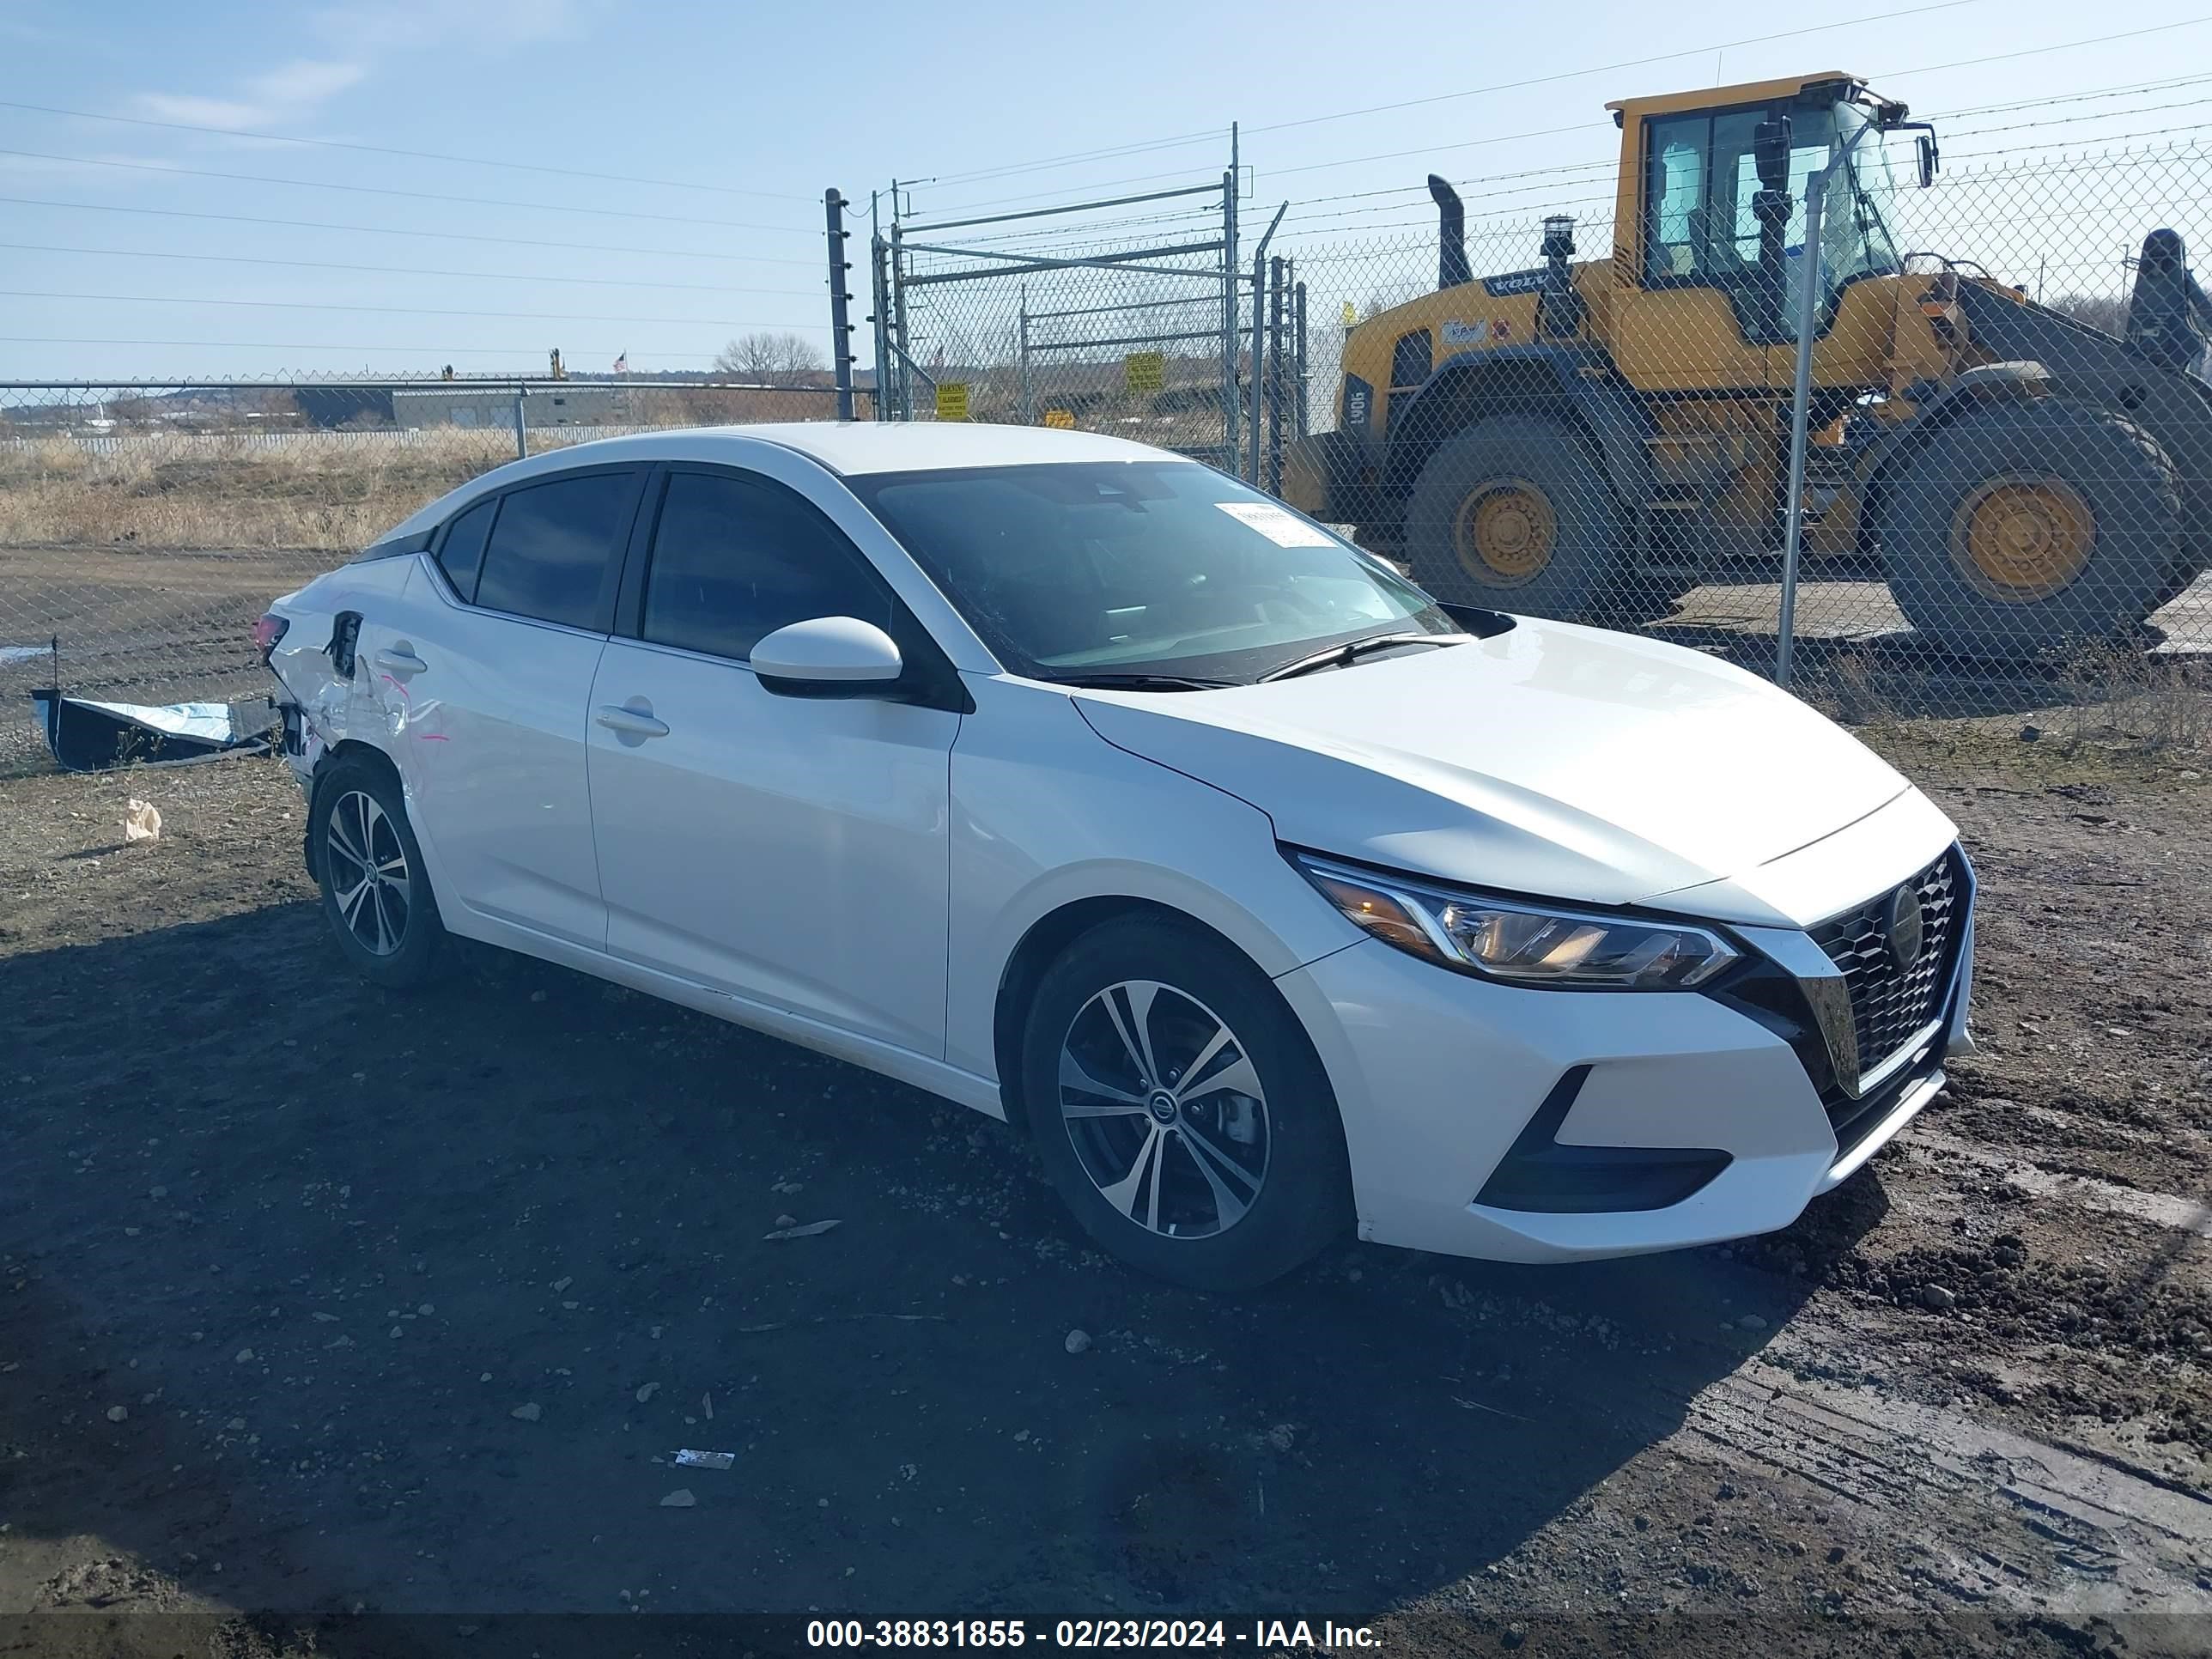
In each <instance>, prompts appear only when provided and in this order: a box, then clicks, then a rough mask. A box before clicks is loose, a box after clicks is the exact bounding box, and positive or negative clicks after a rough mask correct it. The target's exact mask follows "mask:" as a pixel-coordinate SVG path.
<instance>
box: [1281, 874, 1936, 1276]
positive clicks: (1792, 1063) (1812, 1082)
mask: <svg viewBox="0 0 2212 1659" xmlns="http://www.w3.org/2000/svg"><path fill="white" fill-rule="evenodd" d="M1966 918H1967V919H1966V924H1965V927H1964V929H1963V932H1962V933H1961V934H1960V939H1959V945H1958V949H1957V951H1956V953H1955V956H1954V959H1953V961H1952V963H1951V965H1950V967H1949V969H1948V981H1947V983H1946V985H1945V988H1944V993H1943V995H1942V999H1941V1000H1940V1002H1939V1005H1938V1009H1937V1014H1936V1020H1935V1021H1934V1023H1933V1024H1931V1025H1930V1026H1929V1029H1928V1030H1926V1031H1924V1032H1923V1033H1922V1034H1920V1035H1919V1036H1916V1038H1915V1039H1914V1040H1913V1042H1911V1043H1909V1044H1908V1045H1907V1047H1906V1048H1905V1050H1904V1051H1902V1052H1901V1053H1900V1054H1899V1056H1898V1058H1897V1060H1895V1062H1894V1063H1893V1065H1892V1066H1887V1067H1885V1068H1883V1070H1882V1071H1881V1072H1880V1073H1875V1074H1872V1075H1870V1076H1869V1078H1868V1079H1866V1080H1865V1084H1864V1085H1863V1087H1862V1088H1861V1089H1860V1090H1859V1091H1857V1093H1854V1094H1850V1095H1848V1096H1846V1095H1845V1093H1844V1091H1841V1090H1840V1089H1839V1088H1838V1085H1837V1084H1836V1081H1835V1079H1834V1078H1833V1077H1832V1076H1830V1075H1826V1074H1823V1073H1821V1072H1820V1066H1819V1064H1818V1061H1817V1060H1816V1059H1813V1058H1809V1056H1810V1055H1811V1052H1812V1051H1811V1048H1810V1046H1809V1045H1810V1044H1812V1043H1817V1042H1819V1036H1818V1034H1817V1032H1811V1033H1808V1030H1806V1029H1805V1023H1804V1022H1800V1023H1799V1024H1797V1025H1796V1026H1795V1027H1792V1026H1791V1025H1790V1024H1789V1023H1788V1022H1786V1021H1784V1020H1781V1019H1778V1018H1775V1017H1773V1016H1772V1015H1771V1014H1761V1013H1758V1012H1753V1011H1749V1010H1747V1009H1746V1008H1743V1007H1739V1006H1730V1005H1729V1004H1728V1003H1726V1002H1723V1001H1721V1000H1716V999H1714V998H1711V997H1708V996H1701V995H1697V994H1649V993H1644V994H1638V993H1607V992H1589V993H1571V992H1560V991H1550V990H1543V991H1536V990H1524V989H1520V988H1517V987H1510V986H1503V985H1498V984H1494V983H1490V982H1486V981H1480V980H1475V979H1472V978H1469V977H1467V976H1465V975H1457V974H1453V973H1449V972H1446V971H1443V970H1442V969H1437V967H1435V966H1433V965H1432V964H1431V963H1425V962H1423V961H1421V960H1419V959H1418V958H1416V957H1410V956H1407V955H1406V954H1405V953H1404V952H1402V951H1396V950H1394V949H1392V948H1391V947H1390V946H1389V945H1385V944H1383V943H1382V942H1381V941H1379V940H1373V939H1370V940H1364V941H1362V942H1361V943H1359V944H1358V945H1352V946H1350V947H1348V948H1346V949H1345V950H1342V951H1338V952H1337V953H1335V954H1334V956H1330V957H1323V958H1322V960H1320V961H1318V962H1316V963H1309V964H1308V965H1307V966H1305V967H1304V968H1301V969H1297V970H1296V971H1295V972H1292V973H1291V974H1287V975H1284V976H1283V977H1282V978H1281V979H1279V980H1278V981H1276V982H1277V984H1278V985H1279V987H1281V989H1282V990H1283V992H1284V994H1285V996H1286V997H1287V998H1288V999H1289V1000H1290V1001H1291V1006H1292V1007H1293V1009H1294V1010H1295V1011H1296V1012H1297V1014H1298V1015H1299V1017H1300V1018H1301V1020H1302V1021H1303V1022H1304V1024H1305V1027H1306V1030H1308V1032H1309V1033H1310V1034H1311V1035H1312V1036H1313V1038H1314V1042H1315V1046H1316V1048H1317V1049H1318V1050H1319V1052H1320V1054H1321V1059H1322V1064H1323V1066H1325V1067H1326V1068H1327V1069H1328V1073H1329V1076H1330V1079H1331V1081H1332V1083H1333V1084H1334V1087H1335V1090H1336V1094H1337V1099H1338V1103H1339V1104H1340V1107H1341V1109H1342V1113H1343V1119H1344V1126H1345V1138H1346V1150H1347V1152H1348V1153H1349V1155H1350V1160H1351V1165H1352V1188H1353V1197H1354V1201H1355V1204H1356V1206H1357V1209H1358V1217H1359V1233H1360V1237H1362V1238H1365V1239H1369V1240H1371V1241H1373V1242H1375V1243H1384V1244H1396V1245H1402V1246H1405V1247H1407V1248H1410V1249H1424V1250H1432V1251H1436V1252H1438V1253H1441V1254H1443V1255H1466V1256H1480V1257H1487V1258H1491V1259H1494V1260H1500V1261H1576V1260H1583V1259H1588V1258H1595V1257H1601V1256H1611V1255H1636V1254H1640V1253H1644V1252H1649V1251H1654V1250H1665V1249H1680V1248H1683V1247H1685V1246H1689V1245H1695V1244H1705V1243H1714V1242H1716V1241H1718V1240H1723V1239H1729V1238H1740V1237H1747V1236H1749V1235H1752V1234H1756V1233H1763V1232H1771V1231H1775V1230H1776V1229H1778V1228H1781V1227H1786V1226H1788V1225H1790V1223H1791V1222H1792V1221H1794V1220H1796V1218H1797V1217H1798V1215H1799V1214H1800V1213H1801V1212H1802V1211H1803V1209H1804V1207H1805V1206H1806V1204H1807V1203H1808V1202H1809V1201H1810V1200H1812V1199H1813V1198H1814V1197H1815V1196H1816V1195H1818V1194H1820V1193H1823V1192H1826V1191H1827V1190H1829V1189H1830V1188H1832V1187H1834V1186H1836V1185H1838V1183H1840V1182H1843V1181H1844V1180H1845V1179H1846V1178H1848V1177H1849V1176H1850V1174H1851V1173H1852V1172H1853V1171H1854V1170H1857V1168H1858V1167H1859V1166H1860V1165H1861V1164H1863V1163H1865V1162H1866V1160H1867V1159H1868V1158H1871V1157H1872V1156H1873V1155H1874V1154H1875V1152H1877V1151H1879V1150H1880V1149H1881V1147H1882V1146H1884V1145H1885V1144H1887V1142H1888V1141H1889V1140H1890V1139H1892V1138H1893V1136H1895V1135H1896V1134H1897V1133H1898V1132H1899V1130H1901V1129H1902V1128H1904V1127H1905V1125H1906V1124H1907V1123H1909V1122H1910V1121H1911V1120H1912V1119H1913V1117H1914V1116H1916V1115H1917V1114H1918V1113H1919V1112H1920V1111H1921V1110H1922V1109H1923V1108H1924V1107H1925V1106H1926V1105H1927V1104H1928V1103H1929V1101H1930V1100H1932V1099H1933V1098H1934V1097H1935V1096H1936V1093H1937V1092H1938V1091H1940V1090H1941V1088H1942V1085H1943V1073H1942V1061H1943V1059H1944V1056H1945V1054H1947V1053H1952V1052H1958V1051H1959V1050H1960V1049H1962V1048H1965V1047H1966V1046H1967V1038H1966V1006H1967V1000H1968V997H1969V994H1970V992H1971V987H1972V971H1973V926H1972V908H1971V905H1970V906H1969V908H1968V910H1967V913H1966ZM1738 931H1739V932H1742V933H1747V934H1752V933H1758V932H1759V931H1760V930H1744V929H1739V930H1738ZM1796 938H1797V939H1803V935H1802V934H1799V935H1796ZM1768 942H1769V943H1771V942H1772V941H1771V940H1770V941H1768ZM1816 1076H1818V1077H1819V1081H1817V1082H1816ZM1563 1096H1564V1098H1563ZM1532 1153H1534V1154H1535V1156H1534V1159H1533V1160H1532V1159H1531V1157H1530V1154H1532ZM1547 1158H1548V1159H1549V1160H1550V1161H1549V1162H1548V1163H1547V1162H1546V1161H1545V1160H1546V1159H1547ZM1547 1193H1548V1194H1551V1196H1552V1198H1553V1200H1558V1202H1557V1203H1556V1206H1554V1207H1549V1208H1547V1207H1542V1206H1543V1205H1544V1204H1545V1203H1546V1202H1547V1199H1546V1196H1545V1194H1547ZM1562 1193H1564V1194H1565V1197H1564V1199H1563V1200H1562V1199H1560V1198H1559V1195H1560V1194H1562ZM1607 1194H1619V1197H1618V1198H1617V1199H1616V1200H1608V1199H1607V1196H1606V1195H1607ZM1486 1200H1493V1201H1486ZM1607 1202H1617V1203H1618V1204H1619V1205H1620V1206H1621V1207H1603V1208H1601V1207H1593V1206H1594V1205H1595V1204H1604V1203H1607Z"/></svg>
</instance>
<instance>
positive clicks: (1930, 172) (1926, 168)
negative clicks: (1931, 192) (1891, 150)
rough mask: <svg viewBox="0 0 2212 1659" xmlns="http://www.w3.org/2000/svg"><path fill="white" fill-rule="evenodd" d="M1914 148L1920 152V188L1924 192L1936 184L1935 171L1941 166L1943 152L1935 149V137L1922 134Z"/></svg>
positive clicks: (1929, 133)
mask: <svg viewBox="0 0 2212 1659" xmlns="http://www.w3.org/2000/svg"><path fill="white" fill-rule="evenodd" d="M1915 148H1916V149H1918V151H1919V152H1920V188H1921V189H1923V190H1925V189H1927V188H1928V186H1929V185H1932V184H1934V183H1935V182H1936V169H1937V168H1939V167H1942V165H1943V152H1942V150H1940V149H1936V135H1935V134H1934V133H1932V132H1923V133H1922V134H1921V135H1920V137H1919V139H1918V141H1917V143H1916V145H1915Z"/></svg>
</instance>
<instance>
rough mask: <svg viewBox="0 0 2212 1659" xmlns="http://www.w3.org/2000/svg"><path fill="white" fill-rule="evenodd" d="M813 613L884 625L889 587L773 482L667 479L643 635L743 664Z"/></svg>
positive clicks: (689, 476) (700, 476) (685, 475)
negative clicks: (764, 642) (767, 639)
mask: <svg viewBox="0 0 2212 1659" xmlns="http://www.w3.org/2000/svg"><path fill="white" fill-rule="evenodd" d="M816 617H860V619H861V620H862V621H863V622H872V623H875V624H876V626H878V628H882V629H886V630H888V629H890V627H891V623H892V605H891V599H890V592H889V590H888V589H887V588H885V587H884V584H883V582H882V581H881V580H880V579H878V577H877V576H876V574H875V573H874V572H873V571H872V569H870V568H868V566H867V562H866V559H864V558H863V557H862V556H861V555H860V551H859V550H857V549H856V548H854V546H853V544H851V543H850V542H848V541H847V540H846V539H845V538H844V537H843V536H842V535H841V534H839V533H838V532H837V530H836V526H833V525H831V524H830V523H829V521H828V520H826V519H824V518H823V516H822V515H821V514H820V513H817V512H816V511H815V509H814V508H813V507H810V506H809V505H808V504H807V503H806V502H805V501H802V500H800V499H799V496H798V495H794V494H793V492H792V491H790V490H788V489H785V488H784V487H783V486H781V484H775V483H769V482H768V481H767V480H766V479H760V478H749V477H736V476H734V475H732V474H727V473H710V472H678V473H674V474H672V475H671V477H670V478H669V480H668V493H667V495H665V497H664V498H663V499H662V501H661V507H660V522H659V526H658V527H657V529H656V530H655V531H654V532H653V562H652V563H651V564H650V565H649V566H648V567H647V570H646V580H645V617H644V622H643V626H642V628H641V632H642V633H643V635H644V636H645V637H646V638H647V639H648V640H651V641H654V642H655V643H656V644H659V645H672V646H678V647H682V648H683V649H684V650H686V651H703V652H706V653H709V654H710V655H713V656H717V657H728V658H731V659H733V660H735V661H738V662H743V661H744V660H745V659H746V658H748V657H750V655H751V654H752V649H753V646H754V645H755V644H756V643H757V641H759V640H760V639H761V638H762V637H763V635H769V634H773V633H774V632H775V630H776V629H779V628H782V627H785V626H787V624H789V623H796V622H811V621H812V620H813V619H814V618H816Z"/></svg>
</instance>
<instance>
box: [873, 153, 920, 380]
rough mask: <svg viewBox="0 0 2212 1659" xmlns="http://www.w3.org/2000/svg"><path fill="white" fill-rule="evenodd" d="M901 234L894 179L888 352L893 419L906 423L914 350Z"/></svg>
mask: <svg viewBox="0 0 2212 1659" xmlns="http://www.w3.org/2000/svg"><path fill="white" fill-rule="evenodd" d="M902 234H903V233H902V229H901V228H900V225H899V199H898V180H897V179H892V180H891V319H890V325H891V349H892V356H893V357H894V359H895V360H896V363H897V370H896V379H897V381H898V410H897V413H896V418H897V419H899V420H902V421H910V420H912V419H913V418H914V379H913V377H912V376H911V375H909V374H908V373H907V365H908V364H909V363H911V362H913V361H914V359H913V357H912V356H910V355H909V354H910V353H911V352H912V351H913V349H914V342H913V341H912V340H910V339H908V337H907V331H906V270H905V265H904V263H903V259H904V249H903V247H902V246H901V239H902ZM876 373H877V374H878V377H880V376H881V375H882V374H883V370H882V369H881V368H878V369H877V371H876Z"/></svg>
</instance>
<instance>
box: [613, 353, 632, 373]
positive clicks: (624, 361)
mask: <svg viewBox="0 0 2212 1659" xmlns="http://www.w3.org/2000/svg"><path fill="white" fill-rule="evenodd" d="M615 373H616V374H629V353H628V352H627V351H625V352H623V355H622V356H619V357H617V358H616V359H615Z"/></svg>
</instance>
